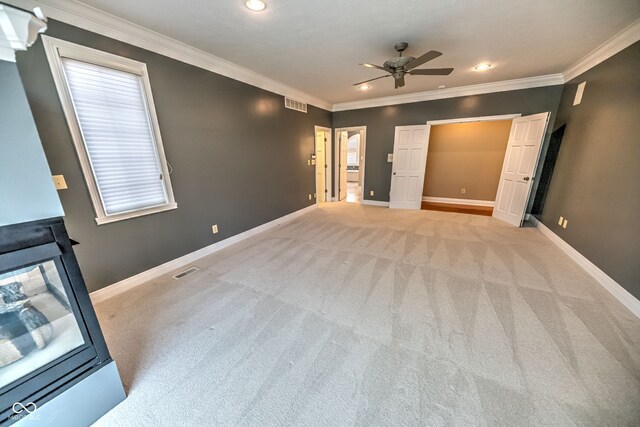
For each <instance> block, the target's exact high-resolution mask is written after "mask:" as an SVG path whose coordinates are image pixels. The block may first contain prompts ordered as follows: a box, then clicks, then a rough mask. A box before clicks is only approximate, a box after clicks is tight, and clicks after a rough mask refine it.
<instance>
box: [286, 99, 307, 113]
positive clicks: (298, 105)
mask: <svg viewBox="0 0 640 427" xmlns="http://www.w3.org/2000/svg"><path fill="white" fill-rule="evenodd" d="M284 106H285V107H287V108H290V109H292V110H296V111H300V112H301V113H306V112H307V103H306V102H300V101H296V100H295V99H291V98H288V97H286V96H285V97H284Z"/></svg>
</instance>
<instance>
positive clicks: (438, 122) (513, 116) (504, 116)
mask: <svg viewBox="0 0 640 427" xmlns="http://www.w3.org/2000/svg"><path fill="white" fill-rule="evenodd" d="M518 117H522V114H520V113H517V114H501V115H497V116H480V117H462V118H459V119H447V120H430V121H428V122H427V124H428V125H429V126H436V125H448V124H453V123H471V122H490V121H496V120H513V119H517V118H518Z"/></svg>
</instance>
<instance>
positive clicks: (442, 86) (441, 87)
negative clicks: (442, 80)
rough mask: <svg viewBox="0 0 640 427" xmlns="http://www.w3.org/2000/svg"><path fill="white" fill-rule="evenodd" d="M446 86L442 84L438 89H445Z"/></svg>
mask: <svg viewBox="0 0 640 427" xmlns="http://www.w3.org/2000/svg"><path fill="white" fill-rule="evenodd" d="M445 87H446V86H445V85H440V86H438V89H444V88H445Z"/></svg>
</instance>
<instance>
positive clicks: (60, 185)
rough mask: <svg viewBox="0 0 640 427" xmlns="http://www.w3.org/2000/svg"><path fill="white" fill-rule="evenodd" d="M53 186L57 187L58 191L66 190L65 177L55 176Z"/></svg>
mask: <svg viewBox="0 0 640 427" xmlns="http://www.w3.org/2000/svg"><path fill="white" fill-rule="evenodd" d="M51 178H53V185H55V186H56V190H66V189H67V188H68V187H67V182H66V181H65V180H64V175H53V176H52V177H51Z"/></svg>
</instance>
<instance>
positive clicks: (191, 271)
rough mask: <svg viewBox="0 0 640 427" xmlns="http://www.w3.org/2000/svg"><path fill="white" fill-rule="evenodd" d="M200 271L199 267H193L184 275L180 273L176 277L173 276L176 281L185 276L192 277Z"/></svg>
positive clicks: (184, 272)
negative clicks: (192, 274)
mask: <svg viewBox="0 0 640 427" xmlns="http://www.w3.org/2000/svg"><path fill="white" fill-rule="evenodd" d="M198 270H200V269H199V268H198V267H191V268H188V269H186V270H185V271H183V272H182V273H178V274H176V275H175V276H173V278H174V279H176V280H180V279H182V278H183V277H185V276H188V275H190V274H191V273H195V272H196V271H198Z"/></svg>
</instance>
